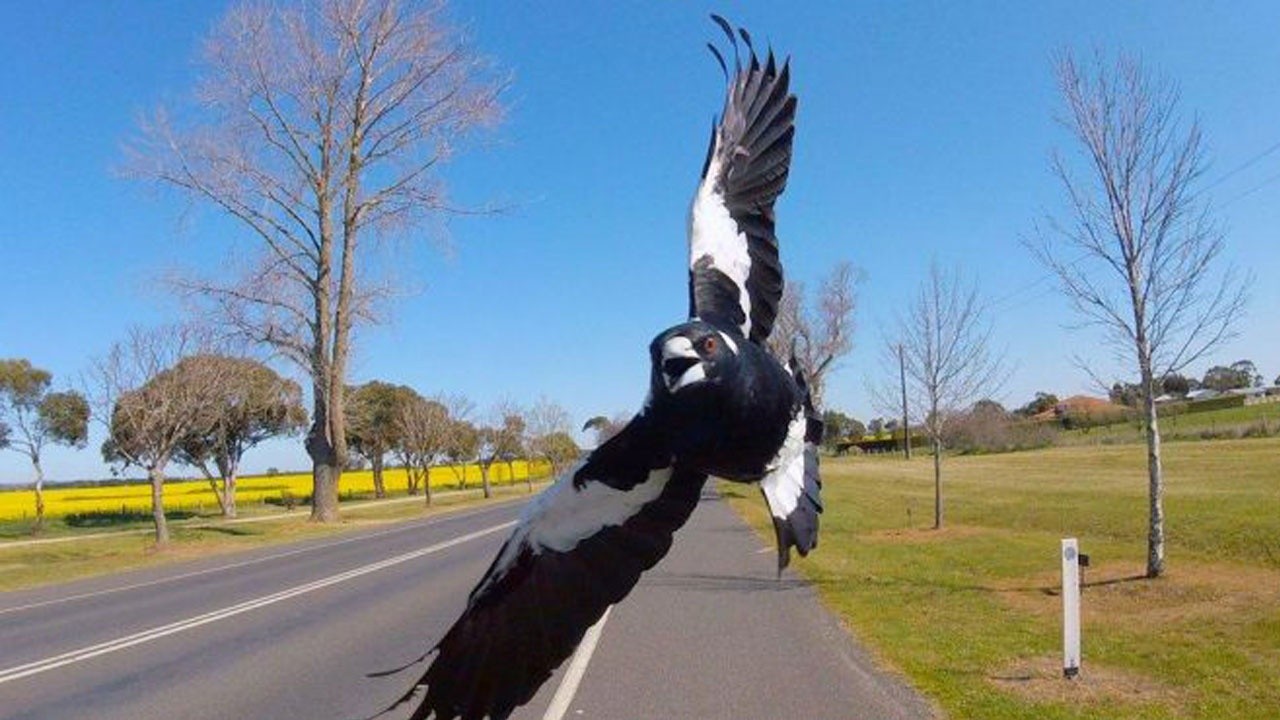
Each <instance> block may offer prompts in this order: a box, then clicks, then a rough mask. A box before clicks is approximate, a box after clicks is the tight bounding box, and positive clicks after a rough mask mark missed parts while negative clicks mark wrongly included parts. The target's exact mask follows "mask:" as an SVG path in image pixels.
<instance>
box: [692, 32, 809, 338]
mask: <svg viewBox="0 0 1280 720" xmlns="http://www.w3.org/2000/svg"><path fill="white" fill-rule="evenodd" d="M712 17H713V19H715V20H716V22H717V23H719V24H720V26H721V27H722V28H724V29H725V32H726V34H728V35H729V39H730V41H731V42H732V43H733V48H734V68H733V77H732V78H730V80H729V86H728V94H727V97H726V98H725V105H724V112H723V113H722V114H721V117H720V120H719V122H718V123H717V124H716V126H715V127H714V128H713V129H712V133H711V144H710V147H709V148H708V149H707V159H706V162H705V164H704V165H703V168H702V182H701V183H700V184H699V185H698V190H697V192H696V193H695V194H694V197H693V204H692V206H691V208H690V211H689V315H690V316H691V317H698V318H701V319H703V320H706V321H707V322H711V323H715V324H717V325H720V326H721V327H726V328H728V327H737V328H738V329H739V330H741V332H742V334H743V336H744V337H747V338H750V339H751V340H753V341H755V342H757V343H761V344H763V343H764V341H765V340H766V339H767V338H768V337H769V332H770V331H771V330H772V329H773V321H774V318H775V317H776V316H777V312H778V301H779V299H780V298H781V297H782V283H783V280H782V265H781V263H780V262H779V261H778V238H777V236H776V235H775V234H774V212H773V204H774V201H775V200H777V198H778V196H779V195H781V194H782V191H783V189H784V188H786V185H787V173H788V171H789V168H790V164H791V140H792V136H793V135H794V133H795V115H796V98H795V96H794V95H791V94H790V93H789V90H788V86H789V84H790V64H789V63H790V61H789V60H786V61H784V62H783V63H782V67H781V68H779V67H778V66H777V63H776V62H775V60H774V57H773V52H772V51H770V52H769V54H768V57H767V59H766V60H765V62H764V64H763V65H762V64H761V63H760V60H759V58H758V57H757V56H756V53H755V49H754V48H752V47H751V44H750V36H749V35H747V34H746V33H745V32H744V31H741V30H740V31H739V33H741V35H742V39H743V40H744V41H745V42H746V44H747V49H748V52H749V55H750V57H749V61H748V63H747V65H746V66H745V67H743V66H742V65H741V62H740V60H739V58H738V46H737V40H736V39H735V38H734V35H733V33H732V32H731V31H730V29H729V25H728V23H726V22H725V21H724V20H723V19H722V18H719V17H718V16H712ZM712 51H713V52H715V54H716V58H717V59H718V60H720V62H721V64H722V65H723V64H724V60H723V58H722V57H721V55H720V54H719V52H718V51H716V50H715V48H714V46H712ZM725 68H726V74H728V71H727V68H728V66H727V65H725Z"/></svg>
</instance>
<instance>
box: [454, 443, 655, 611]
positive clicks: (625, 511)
mask: <svg viewBox="0 0 1280 720" xmlns="http://www.w3.org/2000/svg"><path fill="white" fill-rule="evenodd" d="M581 466H582V463H578V464H577V465H575V466H574V467H573V468H571V469H570V470H569V471H568V472H566V473H564V474H563V475H561V476H560V479H558V480H556V482H555V484H553V485H552V486H551V487H549V488H547V489H546V490H544V491H543V492H542V494H540V495H538V497H537V498H535V499H534V500H533V501H532V502H530V503H529V504H528V505H526V506H525V509H524V511H523V512H521V513H520V524H519V525H517V526H516V529H515V531H513V532H512V534H511V538H510V539H508V540H507V544H506V545H504V546H503V547H502V551H501V552H500V553H499V555H498V558H497V560H495V561H494V564H493V571H492V573H491V574H490V577H489V582H487V583H485V584H486V585H488V584H490V583H492V582H493V581H495V580H497V579H498V578H501V577H502V576H503V575H505V574H506V572H507V570H508V569H510V567H511V564H512V563H514V562H515V560H516V557H517V556H519V554H520V548H521V546H528V547H529V548H530V549H531V550H532V551H533V552H534V553H535V554H536V553H539V552H541V551H542V550H555V551H557V552H567V551H569V550H572V549H573V548H574V547H575V546H576V545H577V544H578V543H580V542H582V541H583V540H585V539H586V538H589V537H591V536H592V535H595V534H596V533H598V532H600V531H601V530H602V529H604V528H606V527H609V526H613V525H621V524H622V523H624V522H626V521H627V520H628V519H629V518H631V517H632V516H634V515H635V514H636V513H638V512H640V509H641V508H643V507H644V506H645V505H647V504H648V503H651V502H653V501H654V500H656V499H657V498H658V496H659V495H661V494H662V490H663V488H665V487H666V486H667V481H668V480H670V479H671V468H669V467H667V468H659V469H657V470H651V471H650V472H649V476H648V477H647V478H646V479H645V481H644V482H642V483H639V484H637V485H636V486H635V487H632V488H631V489H630V490H617V489H614V488H612V487H609V486H608V485H606V484H604V483H602V482H599V481H595V480H588V481H587V482H586V484H585V485H583V486H582V488H581V489H579V488H576V487H574V484H573V476H574V474H575V473H577V471H578V468H580V467H581ZM476 592H477V593H479V592H480V589H479V588H477V590H476Z"/></svg>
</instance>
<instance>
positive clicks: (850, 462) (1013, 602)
mask: <svg viewBox="0 0 1280 720" xmlns="http://www.w3.org/2000/svg"><path fill="white" fill-rule="evenodd" d="M1165 462H1166V472H1167V495H1166V514H1167V527H1166V531H1167V534H1168V543H1167V553H1168V568H1169V569H1168V572H1167V575H1166V576H1165V577H1163V578H1161V579H1158V580H1145V579H1142V578H1141V574H1142V571H1143V561H1144V558H1145V542H1146V541H1145V537H1146V470H1145V452H1144V449H1143V448H1142V447H1140V446H1093V447H1061V448H1051V449H1048V450H1042V451H1034V452H1024V453H1013V454H1006V455H985V456H967V457H957V458H948V459H947V461H946V463H945V464H944V479H943V482H944V491H943V492H944V497H945V500H946V503H947V504H946V508H947V516H946V517H947V526H946V527H945V528H944V529H943V530H940V531H935V530H932V529H928V528H929V526H930V525H931V524H932V503H933V494H932V487H933V485H932V483H933V480H932V475H931V471H932V467H931V464H930V461H929V459H928V458H924V457H922V458H920V459H918V460H914V461H911V462H904V461H902V460H901V459H890V458H885V459H878V458H870V457H863V458H849V459H836V460H826V461H824V466H823V476H824V479H825V485H824V490H823V493H824V498H825V500H826V506H827V511H826V514H825V515H824V516H823V526H822V539H821V545H820V546H819V548H818V549H817V550H815V551H814V553H813V554H811V555H810V557H809V558H807V559H804V560H802V561H800V562H798V563H796V567H797V569H798V570H799V572H801V573H803V574H804V575H805V576H807V577H808V578H809V579H810V580H811V581H812V582H813V583H814V585H815V586H816V588H817V590H818V592H819V594H820V595H821V596H822V598H823V600H824V602H826V603H827V605H828V606H829V607H831V608H832V609H833V610H834V611H835V612H836V613H838V614H839V616H840V617H841V618H842V619H843V621H844V622H845V623H846V624H847V626H848V627H849V628H850V629H851V630H852V632H853V633H854V635H855V636H856V637H858V638H859V640H860V641H862V642H863V643H864V644H866V645H867V646H869V648H870V649H871V650H872V652H874V653H876V654H877V655H878V656H879V657H880V658H881V659H882V660H883V661H884V662H885V663H886V664H887V665H889V666H891V667H893V668H896V669H898V670H900V671H901V672H902V673H903V674H905V675H906V676H907V677H908V678H909V680H910V681H911V682H912V683H913V684H914V685H915V686H916V687H917V688H919V689H920V690H921V691H922V692H924V693H925V694H926V695H927V696H929V697H930V698H932V699H933V700H934V701H936V702H937V704H938V705H939V706H940V707H941V708H942V710H943V711H944V712H945V713H946V715H947V716H949V717H953V718H984V719H985V718H1026V717H1036V718H1225V717H1230V718H1259V719H1261V718H1274V717H1276V714H1277V711H1278V709H1280V512H1277V511H1278V510H1280V439H1277V438H1267V439H1255V440H1236V441H1232V440H1226V441H1219V442H1212V443H1177V444H1171V445H1168V446H1166V452H1165ZM722 491H723V492H724V494H725V495H726V496H727V497H728V498H729V499H730V502H731V503H732V504H733V505H734V506H735V507H736V508H737V509H738V510H739V512H740V513H741V514H743V516H744V517H746V518H747V520H748V521H749V522H750V523H751V524H752V525H753V526H754V527H755V528H756V529H757V531H759V532H760V533H761V534H762V535H763V536H765V537H768V538H772V531H771V530H770V527H769V525H768V518H767V517H766V515H765V510H764V507H763V504H762V503H760V502H759V496H758V493H757V492H755V491H754V489H752V488H743V487H741V486H731V485H727V484H725V485H724V486H723V487H722ZM1062 537H1078V538H1079V539H1080V544H1081V549H1082V550H1083V551H1084V552H1087V553H1089V554H1090V555H1091V557H1092V567H1090V568H1089V569H1088V570H1086V575H1085V583H1086V586H1085V588H1084V591H1083V603H1084V617H1083V644H1084V662H1083V670H1082V678H1081V679H1080V680H1079V681H1074V682H1068V681H1065V680H1062V679H1061V665H1060V662H1061V660H1060V658H1061V655H1060V653H1061V649H1060V648H1061V645H1060V642H1061V640H1060V638H1061V606H1060V602H1059V598H1058V594H1059V589H1058V585H1059V583H1060V580H1059V577H1058V568H1059V560H1058V550H1059V539H1060V538H1062Z"/></svg>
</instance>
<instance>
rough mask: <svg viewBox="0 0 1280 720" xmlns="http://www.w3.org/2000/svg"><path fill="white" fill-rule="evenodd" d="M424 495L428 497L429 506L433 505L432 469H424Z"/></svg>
mask: <svg viewBox="0 0 1280 720" xmlns="http://www.w3.org/2000/svg"><path fill="white" fill-rule="evenodd" d="M422 493H423V494H424V495H426V496H427V505H430V504H431V501H432V497H431V468H430V467H429V466H428V467H424V468H422Z"/></svg>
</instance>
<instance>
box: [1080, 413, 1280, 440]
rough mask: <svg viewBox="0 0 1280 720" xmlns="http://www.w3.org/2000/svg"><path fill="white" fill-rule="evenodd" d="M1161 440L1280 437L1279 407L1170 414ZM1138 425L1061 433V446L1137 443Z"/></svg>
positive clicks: (1127, 423) (1128, 423) (1129, 423)
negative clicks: (1062, 444) (1278, 435)
mask: <svg viewBox="0 0 1280 720" xmlns="http://www.w3.org/2000/svg"><path fill="white" fill-rule="evenodd" d="M1160 434H1161V437H1162V438H1163V439H1164V440H1168V441H1180V440H1210V439H1236V438H1241V437H1246V436H1264V437H1265V436H1271V435H1277V434H1280V403H1260V404H1256V405H1244V406H1241V407H1231V408H1219V409H1217V410H1206V411H1202V412H1179V411H1175V410H1170V411H1168V412H1161V414H1160ZM1143 437H1144V435H1143V430H1142V424H1141V422H1140V421H1139V420H1136V419H1131V420H1127V421H1124V422H1116V423H1112V424H1110V425H1101V426H1096V427H1090V428H1083V429H1079V430H1070V431H1067V432H1064V433H1062V435H1061V436H1060V438H1059V440H1060V442H1061V443H1064V444H1082V443H1083V444H1089V443H1101V444H1114V443H1133V442H1141V441H1142V438H1143Z"/></svg>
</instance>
